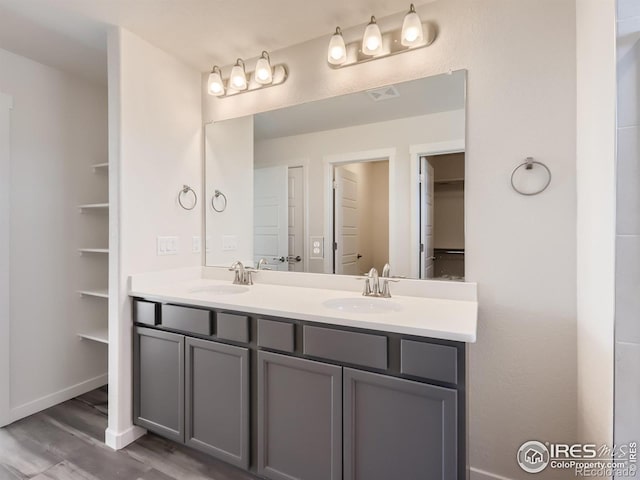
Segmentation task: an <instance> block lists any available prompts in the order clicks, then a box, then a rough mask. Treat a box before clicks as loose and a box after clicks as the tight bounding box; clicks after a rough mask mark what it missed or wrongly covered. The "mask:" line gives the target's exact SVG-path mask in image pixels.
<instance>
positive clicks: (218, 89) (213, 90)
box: [207, 65, 224, 97]
mask: <svg viewBox="0 0 640 480" xmlns="http://www.w3.org/2000/svg"><path fill="white" fill-rule="evenodd" d="M207 86H208V88H207V89H208V91H209V95H214V96H216V97H219V96H221V95H224V83H223V82H222V72H221V71H220V67H219V66H217V65H214V66H213V68H212V69H211V73H210V74H209V81H208V82H207Z"/></svg>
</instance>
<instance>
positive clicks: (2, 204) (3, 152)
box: [0, 92, 13, 427]
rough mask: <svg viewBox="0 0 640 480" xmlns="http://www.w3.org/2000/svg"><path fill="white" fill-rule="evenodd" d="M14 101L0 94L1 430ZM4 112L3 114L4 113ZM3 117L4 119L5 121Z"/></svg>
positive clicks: (7, 388)
mask: <svg viewBox="0 0 640 480" xmlns="http://www.w3.org/2000/svg"><path fill="white" fill-rule="evenodd" d="M12 109H13V98H12V97H10V96H9V95H7V94H5V93H2V92H0V115H2V117H3V119H2V120H1V121H2V122H3V123H5V122H6V125H7V129H6V132H3V137H4V136H5V135H6V138H3V139H2V141H1V142H0V145H1V146H2V148H0V355H1V356H2V357H0V427H3V426H4V425H7V424H9V423H10V422H11V420H12V419H11V351H10V348H11V342H10V338H9V336H10V334H11V316H10V315H11V309H10V305H9V302H10V301H11V295H10V288H11V278H10V266H11V263H10V259H11V256H10V246H11V235H10V228H11V223H10V222H11V178H10V175H11V110H12ZM5 112H6V113H5ZM5 115H6V117H5Z"/></svg>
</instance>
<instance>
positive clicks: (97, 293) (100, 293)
mask: <svg viewBox="0 0 640 480" xmlns="http://www.w3.org/2000/svg"><path fill="white" fill-rule="evenodd" d="M78 293H79V294H80V295H82V296H83V297H98V298H109V290H108V289H106V288H104V289H96V290H78Z"/></svg>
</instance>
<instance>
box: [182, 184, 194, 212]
mask: <svg viewBox="0 0 640 480" xmlns="http://www.w3.org/2000/svg"><path fill="white" fill-rule="evenodd" d="M189 192H191V193H193V205H191V207H187V206H185V204H184V203H182V196H183V195H186V194H187V193H189ZM178 203H179V204H180V206H181V207H182V208H184V209H185V210H193V209H194V208H196V205H197V204H198V195H196V192H195V190H194V189H193V188H191V187H190V186H189V185H183V186H182V190H180V191H179V192H178Z"/></svg>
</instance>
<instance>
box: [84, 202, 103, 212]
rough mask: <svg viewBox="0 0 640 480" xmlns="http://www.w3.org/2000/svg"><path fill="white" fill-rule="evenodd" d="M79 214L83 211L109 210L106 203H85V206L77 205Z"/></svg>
mask: <svg viewBox="0 0 640 480" xmlns="http://www.w3.org/2000/svg"><path fill="white" fill-rule="evenodd" d="M78 208H79V209H80V211H81V212H83V211H85V210H106V209H108V208H109V204H108V203H87V204H85V205H78Z"/></svg>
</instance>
